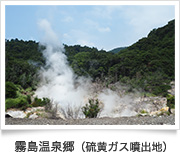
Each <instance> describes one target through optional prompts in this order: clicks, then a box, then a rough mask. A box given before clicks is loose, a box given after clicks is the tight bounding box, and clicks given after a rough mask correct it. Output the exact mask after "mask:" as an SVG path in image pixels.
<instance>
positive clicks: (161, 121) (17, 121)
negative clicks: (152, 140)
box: [6, 115, 175, 125]
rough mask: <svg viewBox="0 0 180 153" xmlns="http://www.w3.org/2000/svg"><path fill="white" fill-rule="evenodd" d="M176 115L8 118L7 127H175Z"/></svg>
mask: <svg viewBox="0 0 180 153" xmlns="http://www.w3.org/2000/svg"><path fill="white" fill-rule="evenodd" d="M174 124H175V115H169V116H168V115H162V116H139V117H138V116H134V117H118V118H109V117H104V118H92V119H89V118H87V119H68V120H63V119H60V118H59V119H48V118H36V119H30V118H6V125H174Z"/></svg>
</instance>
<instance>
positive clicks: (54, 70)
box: [36, 20, 89, 109]
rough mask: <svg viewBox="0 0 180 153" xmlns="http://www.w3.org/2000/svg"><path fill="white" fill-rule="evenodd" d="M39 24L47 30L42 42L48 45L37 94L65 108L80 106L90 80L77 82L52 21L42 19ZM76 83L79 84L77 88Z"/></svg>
mask: <svg viewBox="0 0 180 153" xmlns="http://www.w3.org/2000/svg"><path fill="white" fill-rule="evenodd" d="M38 25H39V27H40V28H41V29H42V30H43V31H44V32H45V35H44V37H43V39H42V41H41V44H42V45H44V46H45V47H46V49H45V50H44V51H43V56H44V57H45V59H46V66H45V68H42V69H41V71H40V75H41V82H40V84H39V87H38V89H37V90H36V95H38V97H40V98H42V97H48V98H50V99H52V100H53V101H55V102H57V103H58V104H59V105H60V107H62V108H64V109H66V107H69V106H70V107H72V108H73V107H74V108H78V107H80V106H81V105H82V103H83V99H84V98H85V96H86V95H87V94H88V91H89V90H88V87H89V83H88V81H89V80H83V82H82V81H81V80H80V79H79V80H76V82H75V79H74V78H75V75H74V73H73V71H72V69H71V68H70V67H69V66H68V62H67V58H66V56H65V54H64V48H63V47H62V46H61V43H60V41H59V40H58V37H57V36H56V34H55V33H54V31H53V30H52V28H51V26H50V23H49V22H48V21H47V20H40V21H39V23H38ZM81 79H82V78H81ZM75 83H78V84H79V86H78V87H77V88H76V87H75ZM87 84H88V86H87Z"/></svg>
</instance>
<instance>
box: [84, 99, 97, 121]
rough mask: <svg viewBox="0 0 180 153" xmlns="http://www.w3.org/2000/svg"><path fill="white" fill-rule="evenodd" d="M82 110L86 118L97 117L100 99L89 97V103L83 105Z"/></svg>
mask: <svg viewBox="0 0 180 153" xmlns="http://www.w3.org/2000/svg"><path fill="white" fill-rule="evenodd" d="M82 111H83V114H84V115H85V117H86V118H96V117H97V115H98V113H99V112H100V108H99V100H98V99H96V100H94V99H89V103H88V104H86V105H85V106H84V107H82Z"/></svg>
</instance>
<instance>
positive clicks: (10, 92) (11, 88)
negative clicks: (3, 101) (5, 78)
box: [6, 82, 17, 98]
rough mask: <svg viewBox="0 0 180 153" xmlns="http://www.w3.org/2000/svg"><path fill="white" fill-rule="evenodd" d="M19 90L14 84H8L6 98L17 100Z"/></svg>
mask: <svg viewBox="0 0 180 153" xmlns="http://www.w3.org/2000/svg"><path fill="white" fill-rule="evenodd" d="M16 97H17V88H16V86H15V84H14V83H12V82H6V98H16Z"/></svg>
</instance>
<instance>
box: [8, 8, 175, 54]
mask: <svg viewBox="0 0 180 153" xmlns="http://www.w3.org/2000/svg"><path fill="white" fill-rule="evenodd" d="M174 18H175V7H174V6H173V5H46V6H45V5H6V8H5V29H6V31H5V35H6V36H5V37H6V39H15V38H18V39H20V40H21V39H22V40H35V41H37V42H39V41H41V40H42V37H43V31H42V30H41V29H40V28H39V26H38V23H39V21H40V20H42V19H46V20H47V21H48V22H49V23H50V24H51V27H52V29H53V30H54V32H55V33H56V34H57V36H58V38H59V40H60V42H61V43H64V44H67V45H77V44H78V45H82V46H85V45H86V46H89V47H96V48H98V49H99V50H100V49H104V50H107V51H108V50H111V49H113V48H116V47H125V46H130V45H132V44H133V43H135V42H137V41H138V40H139V39H141V38H143V37H146V36H147V35H148V33H149V32H150V31H151V30H153V29H154V28H158V27H162V26H164V25H166V24H167V23H168V21H170V20H172V19H174Z"/></svg>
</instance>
